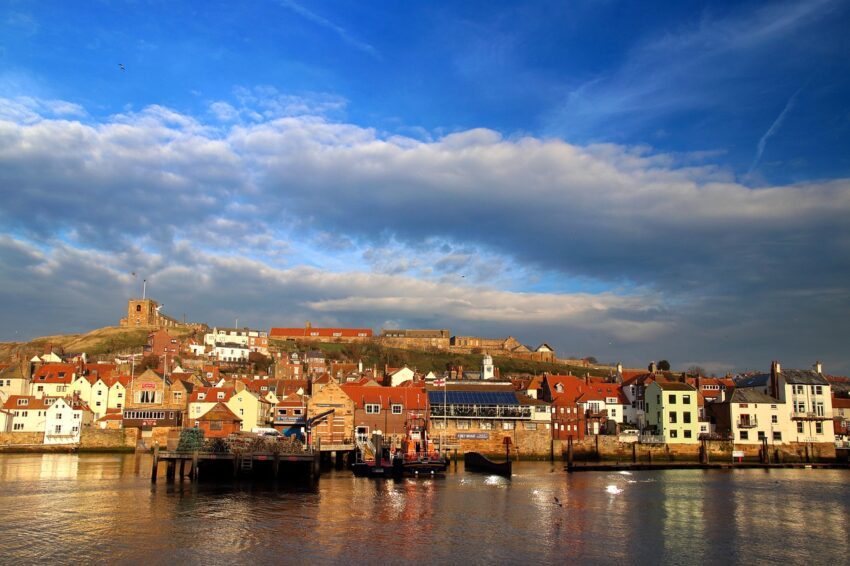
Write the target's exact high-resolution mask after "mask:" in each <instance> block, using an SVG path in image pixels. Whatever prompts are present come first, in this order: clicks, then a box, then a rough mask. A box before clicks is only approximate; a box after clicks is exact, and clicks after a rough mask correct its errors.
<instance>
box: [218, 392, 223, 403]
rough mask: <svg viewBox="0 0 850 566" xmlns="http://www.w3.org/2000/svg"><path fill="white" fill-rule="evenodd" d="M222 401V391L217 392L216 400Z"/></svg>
mask: <svg viewBox="0 0 850 566" xmlns="http://www.w3.org/2000/svg"><path fill="white" fill-rule="evenodd" d="M222 399H224V391H219V392H218V400H219V401H221V400H222Z"/></svg>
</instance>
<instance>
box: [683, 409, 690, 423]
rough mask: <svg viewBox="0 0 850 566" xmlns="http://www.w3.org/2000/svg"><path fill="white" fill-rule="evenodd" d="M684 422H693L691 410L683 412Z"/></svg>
mask: <svg viewBox="0 0 850 566" xmlns="http://www.w3.org/2000/svg"><path fill="white" fill-rule="evenodd" d="M682 422H683V423H690V422H691V413H690V411H687V412H684V413H682Z"/></svg>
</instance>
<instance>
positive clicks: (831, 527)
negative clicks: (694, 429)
mask: <svg viewBox="0 0 850 566" xmlns="http://www.w3.org/2000/svg"><path fill="white" fill-rule="evenodd" d="M149 470H150V459H149V457H148V456H145V455H115V456H113V455H80V456H77V455H3V456H0V514H2V521H0V562H2V563H4V564H12V563H14V564H17V563H31V562H36V561H42V560H48V561H51V562H54V563H57V562H58V563H71V562H73V563H91V562H98V563H111V564H114V563H121V562H124V563H140V562H145V563H148V564H156V563H170V564H180V563H258V562H266V563H269V562H273V563H280V562H285V563H296V562H300V563H305V564H314V563H331V562H333V563H337V564H339V563H343V564H344V563H365V562H370V563H373V564H384V563H390V564H401V563H408V564H409V563H413V562H418V563H422V562H425V563H439V564H456V563H467V564H492V563H509V564H534V563H549V564H556V563H558V564H563V563H578V564H593V563H637V564H655V563H666V564H695V563H715V564H716V563H732V564H736V563H737V564H755V563H764V562H783V563H804V562H805V563H818V564H846V563H848V556H850V526H848V524H847V520H848V517H850V487H848V480H850V471H844V470H771V471H761V470H736V471H693V470H675V471H651V472H634V473H631V474H627V473H602V472H600V473H596V472H582V473H576V474H572V475H568V474H566V473H565V472H563V470H562V467H561V466H560V465H554V466H553V465H551V464H545V463H520V464H517V465H516V467H515V475H514V477H513V479H512V480H510V481H508V480H504V479H501V478H497V477H488V476H484V475H477V474H472V473H464V472H463V467H462V465H461V467H460V468H459V470H458V471H457V472H455V471H453V470H450V473H449V474H448V475H447V476H446V477H445V478H440V479H434V480H403V481H398V482H394V481H392V480H379V481H376V480H370V479H364V478H354V477H353V476H352V475H351V474H350V473H348V472H342V471H331V472H329V473H326V474H325V475H323V476H322V479H321V481H320V482H319V484H318V486H316V487H315V488H313V489H310V488H306V487H298V486H278V487H273V486H268V485H266V486H252V485H251V484H240V485H237V486H232V485H230V484H228V485H210V484H203V483H202V484H200V485H197V484H191V483H189V482H188V481H184V482H183V483H182V484H179V483H178V484H174V485H169V484H167V483H165V481H164V480H161V481H160V483H158V484H157V485H155V486H153V485H151V484H150V481H149V478H148V474H149ZM555 497H557V498H558V499H559V500H560V501H561V504H562V506H558V505H557V504H556V503H555V500H554V498H555Z"/></svg>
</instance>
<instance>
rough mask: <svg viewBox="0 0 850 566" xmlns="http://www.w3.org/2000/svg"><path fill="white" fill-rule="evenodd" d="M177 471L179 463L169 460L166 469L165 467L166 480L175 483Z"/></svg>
mask: <svg viewBox="0 0 850 566" xmlns="http://www.w3.org/2000/svg"><path fill="white" fill-rule="evenodd" d="M176 469H177V462H175V461H174V460H168V461H167V462H166V467H165V479H167V480H168V481H170V482H173V481H174V472H175V470H176Z"/></svg>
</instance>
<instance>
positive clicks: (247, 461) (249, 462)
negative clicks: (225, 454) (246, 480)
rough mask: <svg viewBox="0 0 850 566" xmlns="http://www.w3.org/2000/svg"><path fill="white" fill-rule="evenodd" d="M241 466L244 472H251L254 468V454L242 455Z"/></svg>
mask: <svg viewBox="0 0 850 566" xmlns="http://www.w3.org/2000/svg"><path fill="white" fill-rule="evenodd" d="M239 468H240V469H241V470H242V471H243V472H251V471H253V470H254V458H253V456H248V457H247V458H246V457H244V456H243V457H242V458H240V459H239Z"/></svg>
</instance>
